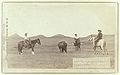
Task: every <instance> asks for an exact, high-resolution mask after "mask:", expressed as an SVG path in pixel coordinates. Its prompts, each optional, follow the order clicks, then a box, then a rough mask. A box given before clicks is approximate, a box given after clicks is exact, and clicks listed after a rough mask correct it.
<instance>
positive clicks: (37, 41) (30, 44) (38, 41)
mask: <svg viewBox="0 0 120 75" xmlns="http://www.w3.org/2000/svg"><path fill="white" fill-rule="evenodd" d="M30 41H31V43H29V44H26V43H25V41H20V42H18V52H19V54H22V53H23V51H22V49H23V48H28V49H30V48H32V54H34V46H35V44H36V43H38V44H39V45H41V42H40V39H39V38H38V39H35V40H30Z"/></svg>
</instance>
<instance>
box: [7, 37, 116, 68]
mask: <svg viewBox="0 0 120 75" xmlns="http://www.w3.org/2000/svg"><path fill="white" fill-rule="evenodd" d="M104 39H105V40H106V42H107V50H108V55H103V54H102V53H99V54H97V55H95V54H94V50H93V49H92V43H91V42H90V41H88V39H82V40H81V42H83V43H82V45H81V50H78V51H77V50H75V48H74V46H73V44H72V42H73V39H70V38H49V39H41V43H42V45H38V44H36V46H35V55H32V54H31V49H29V50H28V49H24V50H23V55H19V54H18V50H17V42H18V41H20V39H12V40H11V39H10V40H9V41H8V49H7V54H8V55H7V62H8V67H9V68H42V69H49V68H50V69H52V68H53V69H55V68H57V69H67V68H68V69H70V68H72V64H73V61H72V59H73V58H89V57H108V56H109V57H111V60H112V61H111V64H112V68H114V50H115V49H114V36H109V37H105V38H104ZM60 40H66V41H67V43H68V49H67V50H68V53H60V51H59V49H58V47H57V44H58V42H59V41H60ZM97 50H98V51H100V49H97Z"/></svg>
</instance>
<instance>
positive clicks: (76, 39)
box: [74, 34, 80, 46]
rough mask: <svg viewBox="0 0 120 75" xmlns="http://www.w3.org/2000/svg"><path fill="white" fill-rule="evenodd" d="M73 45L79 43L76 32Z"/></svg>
mask: <svg viewBox="0 0 120 75" xmlns="http://www.w3.org/2000/svg"><path fill="white" fill-rule="evenodd" d="M74 40H75V41H74V46H78V45H80V38H79V37H78V36H77V34H75V37H74Z"/></svg>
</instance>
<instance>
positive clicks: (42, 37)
mask: <svg viewBox="0 0 120 75" xmlns="http://www.w3.org/2000/svg"><path fill="white" fill-rule="evenodd" d="M30 38H31V39H36V38H40V39H45V38H48V37H46V36H44V35H37V36H32V37H30Z"/></svg>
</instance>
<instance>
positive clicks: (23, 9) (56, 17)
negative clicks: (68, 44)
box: [3, 3, 117, 37]
mask: <svg viewBox="0 0 120 75" xmlns="http://www.w3.org/2000/svg"><path fill="white" fill-rule="evenodd" d="M116 9H117V4H115V3H4V4H3V23H4V24H6V20H5V18H8V35H9V36H10V35H12V34H14V33H17V34H18V35H20V36H24V34H25V33H28V36H35V35H45V36H54V35H56V34H63V35H66V36H74V34H75V33H76V34H78V36H80V37H84V36H87V35H90V34H97V33H98V32H97V30H98V29H100V30H102V33H103V34H108V35H109V34H115V33H116V26H117V11H116Z"/></svg>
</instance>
